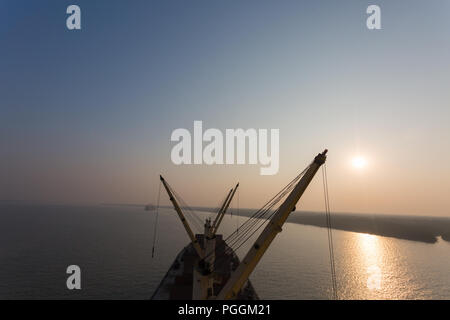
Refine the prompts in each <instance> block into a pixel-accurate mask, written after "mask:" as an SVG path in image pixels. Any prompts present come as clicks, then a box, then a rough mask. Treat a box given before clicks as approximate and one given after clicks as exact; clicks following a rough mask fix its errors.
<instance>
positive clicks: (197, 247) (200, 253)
mask: <svg viewBox="0 0 450 320" xmlns="http://www.w3.org/2000/svg"><path fill="white" fill-rule="evenodd" d="M159 178H160V180H161V181H162V183H163V185H164V188H165V189H166V191H167V194H168V195H169V199H170V201H171V202H172V204H173V207H174V209H175V211H176V212H177V213H178V216H179V217H180V220H181V222H182V223H183V226H184V229H186V232H187V234H188V236H189V238H190V239H191V241H192V245H193V246H194V249H195V251H197V254H198V256H199V257H200V258H203V256H204V254H203V250H202V248H201V247H200V245H199V243H198V241H197V238H196V237H195V235H194V233H193V232H192V230H191V227H190V226H189V224H188V222H187V220H186V218H185V217H184V215H183V211H181V208H180V206H179V205H178V202H177V200H176V199H175V197H174V196H173V194H172V191H170V188H169V186H168V185H167V183H166V180H164V178H163V177H162V176H161V175H160V176H159Z"/></svg>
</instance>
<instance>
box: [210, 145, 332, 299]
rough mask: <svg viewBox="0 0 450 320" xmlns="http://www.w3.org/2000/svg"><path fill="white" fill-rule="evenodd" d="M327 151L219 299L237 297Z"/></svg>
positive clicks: (295, 190) (295, 189)
mask: <svg viewBox="0 0 450 320" xmlns="http://www.w3.org/2000/svg"><path fill="white" fill-rule="evenodd" d="M327 151H328V150H325V151H324V152H322V153H320V154H318V155H317V156H316V157H315V158H314V161H313V163H312V164H311V165H310V166H309V168H308V169H307V171H306V172H305V174H304V175H303V177H302V178H301V179H300V181H299V182H298V183H297V185H296V186H295V187H294V189H293V190H292V192H291V193H290V194H289V195H288V197H287V198H286V200H285V201H284V202H283V203H282V204H281V205H280V207H279V208H278V210H277V212H276V213H275V214H274V216H273V217H272V219H271V220H270V221H269V223H268V224H267V226H266V227H265V228H264V230H263V231H262V232H261V234H260V236H259V237H258V239H257V240H256V241H255V243H254V244H253V246H252V247H251V248H250V250H249V251H248V252H247V254H246V256H245V258H244V259H243V260H242V262H241V263H240V264H239V266H238V267H237V269H236V270H235V271H234V272H233V273H232V274H231V276H230V279H229V280H228V282H227V283H226V284H225V286H224V287H223V288H222V290H221V291H220V292H219V294H218V295H217V297H216V299H217V300H228V299H235V298H236V297H237V295H238V293H239V291H240V290H241V289H242V287H243V286H244V284H245V282H246V281H247V279H248V277H249V276H250V274H251V273H252V271H253V270H254V269H255V267H256V265H257V264H258V262H259V261H260V260H261V258H262V256H263V255H264V253H265V252H266V250H267V248H269V246H270V244H271V243H272V241H273V239H274V238H275V237H276V235H277V234H278V233H279V232H281V230H282V226H283V224H284V222H285V221H286V219H287V218H288V216H289V214H290V213H291V212H292V211H293V210H294V208H295V205H296V204H297V202H298V200H299V199H300V197H301V196H302V195H303V193H304V191H305V190H306V188H307V187H308V185H309V183H310V182H311V180H312V179H313V178H314V175H315V174H316V172H317V170H319V168H320V166H321V165H322V164H324V163H325V161H326V153H327Z"/></svg>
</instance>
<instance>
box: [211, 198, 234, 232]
mask: <svg viewBox="0 0 450 320" xmlns="http://www.w3.org/2000/svg"><path fill="white" fill-rule="evenodd" d="M232 192H233V189H231V190H230V192H228V195H227V197H226V198H225V201H224V202H223V204H222V207H220V209H219V212H218V213H217V216H216V219H214V222H213V224H212V226H211V227H212V229H213V228H214V227H215V226H216V224H217V221H219V218H220V215H221V214H222V211H223V209H224V208H225V206H226V205H227V202H228V199H229V198H230V195H231V193H232Z"/></svg>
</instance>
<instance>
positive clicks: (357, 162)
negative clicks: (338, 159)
mask: <svg viewBox="0 0 450 320" xmlns="http://www.w3.org/2000/svg"><path fill="white" fill-rule="evenodd" d="M352 166H353V168H355V169H364V168H365V167H366V166H367V160H366V158H364V157H362V156H357V157H354V158H353V159H352Z"/></svg>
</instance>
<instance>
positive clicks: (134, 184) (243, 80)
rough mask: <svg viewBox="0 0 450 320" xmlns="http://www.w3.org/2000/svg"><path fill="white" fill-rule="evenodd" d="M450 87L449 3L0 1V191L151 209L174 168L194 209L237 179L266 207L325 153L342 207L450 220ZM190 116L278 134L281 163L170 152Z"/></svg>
mask: <svg viewBox="0 0 450 320" xmlns="http://www.w3.org/2000/svg"><path fill="white" fill-rule="evenodd" d="M71 4H77V5H78V6H79V7H80V8H81V26H82V29H81V30H68V29H67V28H66V18H67V17H68V15H67V14H66V8H67V7H68V6H69V5H71ZM371 4H377V5H379V6H380V8H381V23H382V29H381V30H368V29H367V27H366V19H367V17H368V15H367V14H366V8H367V7H368V6H369V5H371ZM449 85H450V2H448V1H446V0H434V1H406V0H403V1H400V0H399V1H381V0H375V1H362V0H358V1H334V0H333V1H331V0H330V1H299V0H295V1H293V0H283V1H273V0H272V1H267V0H258V1H256V0H245V1H237V0H228V1H222V0H187V1H186V0H183V1H181V0H179V1H172V0H164V1H162V0H161V1H140V0H133V1H99V0H95V1H92V0H91V1H82V0H73V1H62V0H59V1H56V0H54V1H46V0H43V1H39V2H38V1H22V0H14V1H13V0H0V147H1V148H0V158H1V164H0V200H20V201H26V202H39V203H67V204H98V203H105V202H109V203H110V202H114V203H155V202H156V198H157V191H158V186H159V180H158V176H159V174H163V175H164V177H165V178H166V180H167V181H169V183H170V184H171V186H172V187H173V188H174V189H175V190H176V191H177V192H178V193H179V194H181V195H182V196H183V199H184V200H186V202H187V203H189V204H190V205H191V206H196V205H201V206H217V205H218V204H219V203H220V201H221V200H223V198H224V197H225V194H226V192H227V190H229V189H230V188H231V187H232V186H233V185H234V184H235V183H236V182H237V181H239V182H240V190H239V206H240V207H243V208H244V207H247V208H248V207H253V208H259V207H261V206H262V205H263V204H264V203H265V202H266V201H267V200H269V199H270V198H271V197H272V196H273V195H274V194H276V193H277V192H278V191H279V190H280V189H281V188H282V187H283V186H285V185H286V184H287V183H288V182H289V181H290V180H292V179H293V178H294V177H295V176H296V175H297V174H298V173H299V172H301V171H302V170H303V169H304V168H305V167H306V166H307V165H308V164H309V163H310V162H311V161H312V159H313V157H314V156H315V155H316V154H317V153H319V152H321V151H322V150H323V149H325V148H327V149H329V154H328V160H327V170H328V183H329V191H330V201H331V209H332V211H339V212H357V213H387V214H411V215H430V216H450V211H449V208H450V150H449V141H450V128H449V125H448V123H449V119H450V108H449V105H450V104H449V101H450V90H449V87H450V86H449ZM195 120H201V121H203V126H204V128H205V129H206V128H218V129H220V130H222V131H225V130H226V129H234V128H244V129H248V128H263V129H279V132H280V160H279V162H280V167H279V171H278V173H277V174H276V175H271V176H270V175H269V176H261V175H260V174H259V168H260V165H249V164H247V165H213V166H208V165H179V166H177V165H175V164H173V163H172V161H171V158H170V154H171V149H172V148H173V146H174V143H173V142H171V141H170V137H171V133H172V131H173V130H175V129H177V128H186V129H188V130H190V131H191V132H192V130H193V124H194V121H195ZM355 157H361V158H362V159H363V160H364V161H363V162H364V164H365V165H364V166H362V167H358V166H355V165H354V162H355ZM321 179H322V177H321V176H320V174H318V175H317V176H316V177H315V180H314V181H313V183H312V185H311V186H310V188H309V189H308V190H307V192H306V193H305V195H304V196H303V198H302V199H301V200H300V203H299V205H298V206H297V208H298V209H299V210H314V211H321V210H323V209H324V196H323V191H322V189H321V186H322V185H321ZM166 198H167V197H166V196H165V195H164V196H163V200H162V203H168V201H167V199H166ZM233 205H235V206H236V205H237V200H236V203H234V204H233Z"/></svg>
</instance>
